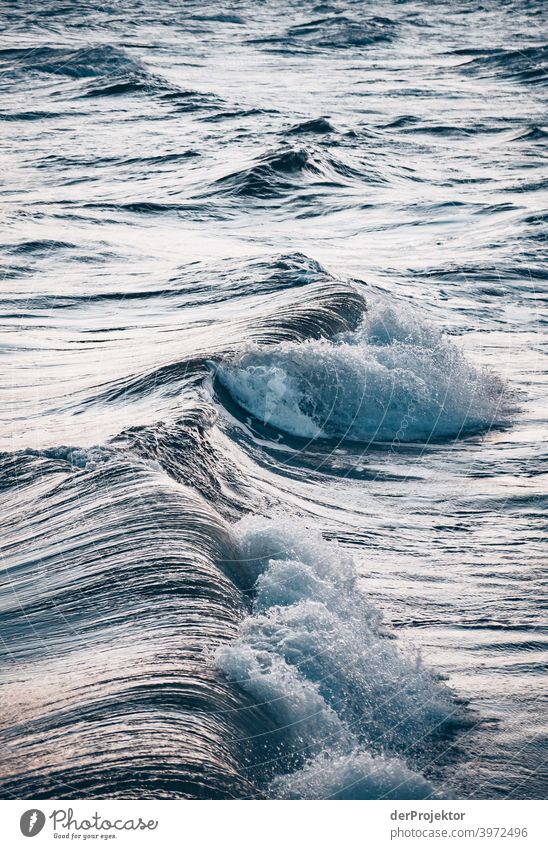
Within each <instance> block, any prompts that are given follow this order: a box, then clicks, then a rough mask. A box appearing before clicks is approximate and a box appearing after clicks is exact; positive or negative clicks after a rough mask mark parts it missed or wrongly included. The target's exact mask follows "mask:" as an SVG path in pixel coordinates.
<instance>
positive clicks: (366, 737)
mask: <svg viewBox="0 0 548 849" xmlns="http://www.w3.org/2000/svg"><path fill="white" fill-rule="evenodd" d="M234 535H235V537H236V540H237V543H238V546H239V552H240V563H241V570H240V575H241V583H242V586H243V587H244V588H248V589H249V588H251V590H250V591H251V594H252V599H253V601H252V610H251V612H250V614H249V616H247V617H246V618H245V619H244V621H243V623H242V625H241V629H240V633H239V636H238V638H237V639H236V640H235V641H233V642H231V643H230V644H228V645H224V646H223V647H222V648H220V649H219V650H218V652H217V655H216V662H217V664H218V666H219V667H220V668H221V669H222V670H223V671H224V673H225V674H226V675H227V677H228V678H229V679H230V680H231V681H233V682H235V683H237V684H238V685H239V686H240V687H241V688H243V689H244V690H245V691H247V692H248V693H249V694H250V695H251V696H252V697H253V699H254V700H255V701H256V702H257V703H258V704H259V705H261V706H262V708H263V709H264V710H265V711H266V712H267V713H268V715H269V716H270V717H271V719H272V720H273V721H274V724H275V726H276V727H277V729H278V731H277V732H276V731H273V732H272V735H271V736H273V738H274V739H273V747H274V750H275V752H276V758H275V761H276V767H277V769H276V770H275V774H274V776H270V787H269V792H270V793H271V795H273V796H279V797H288V798H292V797H297V796H298V797H303V796H304V797H309V798H324V797H326V796H331V795H337V794H339V795H340V796H341V798H372V797H375V798H377V797H380V796H387V797H390V795H391V794H392V793H394V794H396V795H395V796H394V798H403V797H407V798H419V797H421V798H424V797H426V796H430V795H432V794H435V790H434V788H433V786H432V785H431V784H430V782H429V781H427V780H426V779H425V778H424V777H423V776H422V775H421V774H420V773H419V772H417V771H416V770H415V769H414V768H413V767H412V765H410V763H408V760H409V759H411V761H412V760H413V756H414V754H416V752H417V750H421V749H424V747H425V746H427V745H428V744H427V741H428V740H430V739H432V737H433V736H436V735H439V734H440V733H441V732H442V731H444V730H446V729H447V727H448V725H450V724H452V723H453V722H454V720H455V717H457V715H458V713H459V710H460V709H459V708H457V707H456V704H455V702H454V700H453V697H452V694H451V692H450V691H449V689H448V688H447V687H446V686H445V685H444V684H443V683H442V682H441V681H440V680H438V679H437V678H436V677H435V676H434V675H433V674H432V673H431V672H429V671H428V670H427V669H426V668H425V667H424V666H423V664H422V663H421V661H420V658H418V657H414V656H409V655H406V654H404V653H403V652H402V651H400V650H399V649H398V648H397V646H396V644H395V642H394V641H392V640H390V639H388V636H387V635H386V634H385V633H384V631H383V627H382V617H381V614H380V612H379V610H378V609H377V607H376V606H375V605H374V604H372V603H371V602H370V601H369V600H368V599H367V597H366V596H365V595H364V594H363V593H362V592H361V591H360V589H359V588H358V585H357V580H358V577H357V573H356V569H355V566H354V564H353V561H352V560H351V558H349V557H348V556H347V555H346V554H345V553H344V552H343V551H342V549H341V548H340V547H339V546H338V545H337V544H335V543H327V542H325V541H324V540H323V539H322V537H321V536H320V535H319V534H317V533H315V532H312V531H310V530H308V529H306V528H303V527H302V526H301V525H299V524H296V523H295V524H292V523H291V522H287V521H284V522H283V523H282V522H277V521H272V520H266V519H262V518H257V517H255V518H246V519H243V520H242V521H240V522H239V523H238V524H237V525H236V526H235V527H234ZM276 772H277V774H276ZM341 794H342V795H341ZM397 794H399V795H397Z"/></svg>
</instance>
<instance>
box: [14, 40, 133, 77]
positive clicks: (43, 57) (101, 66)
mask: <svg viewBox="0 0 548 849" xmlns="http://www.w3.org/2000/svg"><path fill="white" fill-rule="evenodd" d="M0 63H1V64H2V65H4V66H5V67H6V69H7V70H10V69H11V70H17V71H22V72H26V71H37V72H39V73H43V74H56V75H60V76H65V77H72V78H73V79H82V78H84V77H102V76H105V75H108V76H114V75H121V74H142V73H146V72H145V69H144V67H143V65H141V63H140V62H137V61H135V60H134V59H132V58H131V56H129V55H128V54H127V53H125V52H124V51H123V50H120V49H119V48H117V47H114V46H112V45H110V44H102V45H96V46H93V47H82V48H80V49H78V50H74V49H71V48H67V47H29V48H27V49H19V48H13V49H5V50H0Z"/></svg>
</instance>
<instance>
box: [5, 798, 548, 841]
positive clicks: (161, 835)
mask: <svg viewBox="0 0 548 849" xmlns="http://www.w3.org/2000/svg"><path fill="white" fill-rule="evenodd" d="M547 822H548V803H546V802H543V801H519V800H518V801H506V800H503V801H500V800H497V801H466V802H459V801H448V802H440V801H435V802H429V801H427V802H388V801H380V802H375V801H367V802H359V801H357V802H343V801H340V802H337V801H335V802H305V801H300V802H291V801H289V802H287V801H279V802H269V801H227V802H217V801H215V802H214V801H142V800H137V801H126V800H124V801H113V800H108V801H79V800H74V801H42V800H38V801H32V800H30V801H11V800H10V801H0V827H1V831H0V834H1V835H2V838H1V844H2V846H5V847H7V849H8V847H9V849H12V847H19V846H26V847H29V846H32V847H34V849H41V847H50V846H57V847H64V846H68V845H72V846H96V847H100V846H105V845H109V846H112V847H120V849H122V847H133V846H137V847H141V846H148V847H162V849H164V847H165V849H171V847H177V849H181V847H189V849H203V847H205V849H209V847H216V849H221V847H222V849H225V847H235V849H262V847H264V846H267V847H270V846H273V847H276V849H300V847H301V846H302V847H306V849H354V847H356V849H385V847H392V849H406V847H416V849H459V847H470V849H475V847H477V849H513V847H521V849H546V847H548V827H547ZM34 841H35V842H34Z"/></svg>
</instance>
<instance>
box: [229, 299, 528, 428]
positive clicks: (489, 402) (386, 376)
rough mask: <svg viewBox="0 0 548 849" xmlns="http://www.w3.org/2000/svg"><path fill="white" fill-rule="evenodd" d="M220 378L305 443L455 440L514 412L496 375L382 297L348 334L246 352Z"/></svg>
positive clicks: (257, 412)
mask: <svg viewBox="0 0 548 849" xmlns="http://www.w3.org/2000/svg"><path fill="white" fill-rule="evenodd" d="M218 378H219V380H220V382H221V384H222V385H224V387H225V388H226V389H228V391H229V392H230V394H231V395H232V397H233V398H234V400H235V401H236V402H237V403H238V404H239V405H240V406H241V407H243V408H244V409H245V410H246V411H248V412H249V413H251V414H252V415H253V416H254V417H255V418H257V419H258V420H260V421H261V422H263V423H264V424H267V425H270V426H272V427H274V428H277V429H279V430H281V431H284V432H286V433H288V434H291V435H293V436H297V437H303V438H306V439H315V438H325V439H339V440H340V439H348V440H352V441H359V442H369V441H380V442H384V441H391V440H395V441H397V442H409V441H426V440H429V439H446V438H456V437H459V436H464V435H468V434H471V433H483V432H485V431H487V430H489V429H490V428H492V427H500V426H501V425H504V424H505V423H507V421H508V420H509V418H510V416H511V414H512V412H513V404H512V401H511V397H510V393H509V391H508V388H507V387H506V385H505V383H504V381H503V380H501V379H500V378H499V377H498V376H497V375H496V374H494V373H493V372H491V371H489V370H487V369H485V368H482V367H480V366H477V365H475V364H473V363H472V362H471V361H470V360H469V359H468V358H467V357H466V356H465V354H464V353H463V352H462V350H461V349H460V347H459V346H458V345H457V344H455V342H454V341H452V339H451V338H449V337H448V336H446V335H445V334H443V333H442V332H440V331H438V330H437V329H436V328H434V327H432V326H430V325H429V324H428V323H427V322H425V321H424V320H422V319H421V318H419V317H418V315H417V313H416V312H413V311H411V310H410V309H406V308H401V307H397V306H395V305H394V304H389V303H388V302H386V301H384V300H380V299H379V300H378V301H377V302H375V303H372V304H370V307H369V309H368V311H367V313H366V315H365V318H364V320H363V322H362V324H361V326H360V327H359V328H358V329H357V330H356V331H354V332H352V333H346V334H341V335H339V336H335V337H334V338H333V339H329V340H328V339H320V340H307V341H304V342H282V343H280V344H278V345H274V346H268V347H260V346H258V345H249V346H247V347H246V348H245V349H243V350H240V351H239V352H238V353H236V354H235V355H234V356H233V357H232V358H231V359H229V360H227V361H225V362H224V363H222V364H221V366H220V367H219V370H218Z"/></svg>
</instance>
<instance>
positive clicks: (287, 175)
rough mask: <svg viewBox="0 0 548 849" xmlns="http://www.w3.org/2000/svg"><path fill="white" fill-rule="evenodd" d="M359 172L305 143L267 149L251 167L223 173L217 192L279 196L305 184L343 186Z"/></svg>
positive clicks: (216, 187)
mask: <svg viewBox="0 0 548 849" xmlns="http://www.w3.org/2000/svg"><path fill="white" fill-rule="evenodd" d="M356 176H359V175H358V174H357V172H356V171H355V170H354V169H353V168H351V167H350V166H349V165H346V164H345V163H343V162H341V161H340V160H337V159H335V158H334V157H330V156H326V155H325V154H324V153H322V152H320V151H318V150H313V149H310V148H305V147H290V146H288V147H286V148H281V149H278V150H274V151H272V152H271V153H267V154H265V155H264V156H262V157H260V158H259V159H258V160H256V161H255V163H254V164H252V165H251V166H250V167H249V168H246V169H243V170H241V171H236V172H234V173H232V174H228V175H227V176H226V177H221V178H220V179H219V180H217V181H216V183H215V184H214V186H215V189H216V191H217V192H220V193H223V194H228V195H233V196H242V197H256V198H277V197H281V196H283V195H284V194H287V193H288V192H291V191H293V190H295V189H297V188H302V186H303V185H306V184H307V183H308V184H312V185H314V184H315V185H318V184H321V185H324V186H325V185H329V186H331V187H333V186H342V185H343V184H344V182H345V181H348V180H350V179H352V178H354V177H356Z"/></svg>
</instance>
